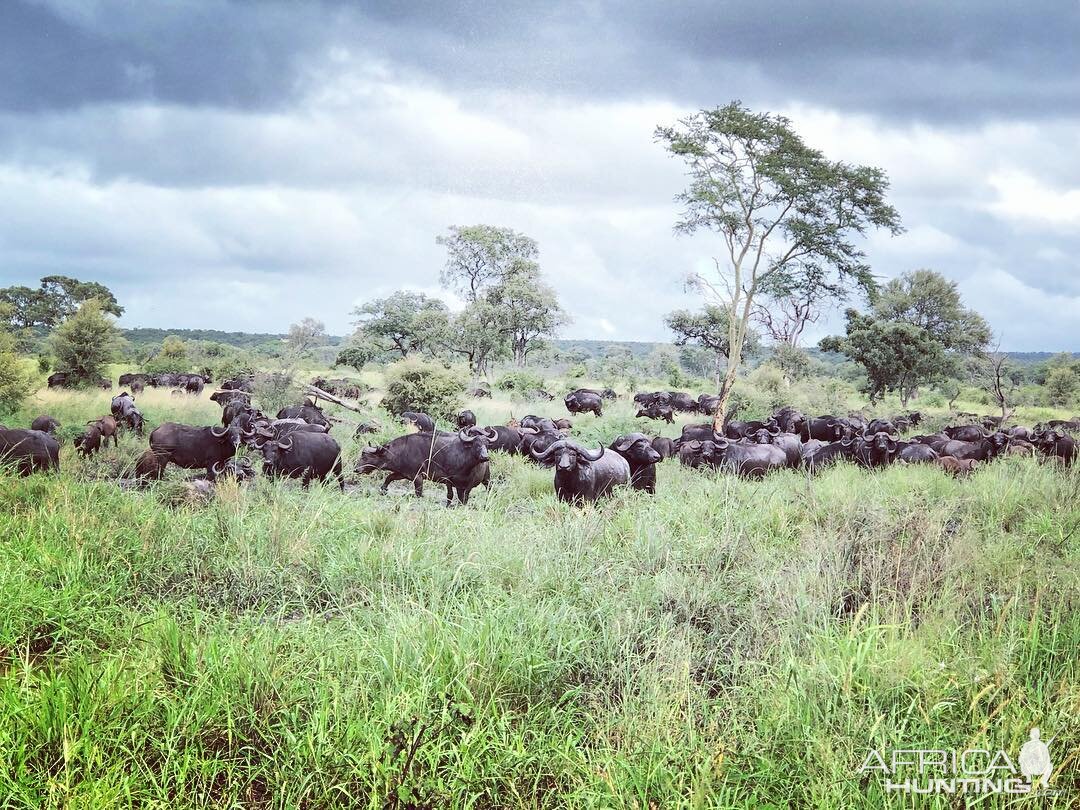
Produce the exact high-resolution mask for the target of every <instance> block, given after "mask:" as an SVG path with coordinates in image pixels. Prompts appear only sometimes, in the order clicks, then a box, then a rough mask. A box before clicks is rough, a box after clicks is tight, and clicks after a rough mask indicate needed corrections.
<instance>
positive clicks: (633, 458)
mask: <svg viewBox="0 0 1080 810" xmlns="http://www.w3.org/2000/svg"><path fill="white" fill-rule="evenodd" d="M608 449H609V450H614V451H615V452H616V453H618V454H619V455H620V456H622V457H623V458H624V459H626V463H627V464H629V465H630V486H631V487H632V488H633V489H640V490H644V491H645V492H648V493H650V494H655V493H656V463H657V462H658V461H662V460H663V457H662V456H661V455H660V454H659V453H658V452H657V451H656V449H655V448H654V447H653V446H652V444H651V443H650V442H649V437H648V436H646V435H645V434H644V433H627V434H626V435H625V436H619V437H618V438H616V439H615V441H613V442H612V443H611V444H610V445H609V446H608Z"/></svg>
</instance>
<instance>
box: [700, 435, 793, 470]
mask: <svg viewBox="0 0 1080 810" xmlns="http://www.w3.org/2000/svg"><path fill="white" fill-rule="evenodd" d="M714 444H715V446H716V454H715V457H716V461H715V462H713V464H714V466H718V467H720V468H721V469H725V470H727V471H728V472H733V473H736V474H737V475H742V476H745V477H747V478H761V477H762V476H764V475H765V473H767V472H769V471H770V470H775V469H780V468H782V467H786V466H787V463H788V459H787V455H786V454H785V453H784V451H783V450H781V449H780V448H779V447H776V446H774V445H771V444H754V443H751V442H737V441H731V440H730V439H726V438H718V439H716V440H715V442H714Z"/></svg>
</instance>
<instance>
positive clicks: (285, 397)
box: [251, 369, 303, 414]
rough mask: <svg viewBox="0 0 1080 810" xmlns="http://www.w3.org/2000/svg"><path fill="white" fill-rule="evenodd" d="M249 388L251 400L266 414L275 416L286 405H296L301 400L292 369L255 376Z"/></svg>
mask: <svg viewBox="0 0 1080 810" xmlns="http://www.w3.org/2000/svg"><path fill="white" fill-rule="evenodd" d="M251 387H252V398H253V399H254V401H255V402H256V403H257V404H258V406H259V408H260V409H261V410H262V411H263V413H267V414H276V413H277V412H278V411H280V410H281V409H282V408H284V407H285V406H286V405H297V404H299V403H300V402H301V400H302V399H303V395H302V391H301V388H300V385H299V383H297V382H296V378H295V375H294V373H293V371H292V369H285V370H281V371H275V372H272V373H260V374H256V375H255V380H254V381H253V382H252V384H251Z"/></svg>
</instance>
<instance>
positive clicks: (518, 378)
mask: <svg viewBox="0 0 1080 810" xmlns="http://www.w3.org/2000/svg"><path fill="white" fill-rule="evenodd" d="M545 385H546V382H545V381H544V378H543V377H541V376H540V375H539V374H533V373H532V372H531V371H510V372H507V373H506V374H503V375H502V376H501V377H499V379H498V380H496V382H495V387H496V388H498V389H499V390H500V391H516V392H517V393H519V394H523V393H525V392H526V391H532V390H534V389H536V388H543V387H544V386H545Z"/></svg>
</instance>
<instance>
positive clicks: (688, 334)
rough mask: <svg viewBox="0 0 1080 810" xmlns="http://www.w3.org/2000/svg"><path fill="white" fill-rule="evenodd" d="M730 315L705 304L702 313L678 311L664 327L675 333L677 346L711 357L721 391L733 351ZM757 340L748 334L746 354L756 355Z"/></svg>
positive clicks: (754, 336)
mask: <svg viewBox="0 0 1080 810" xmlns="http://www.w3.org/2000/svg"><path fill="white" fill-rule="evenodd" d="M730 318H731V316H730V314H729V313H728V311H727V310H726V309H724V308H723V307H721V306H717V305H715V304H706V305H705V306H704V307H703V308H702V310H701V311H700V312H690V311H688V310H685V309H678V310H675V311H674V312H669V313H668V314H667V315H666V316H665V317H664V325H665V326H667V328H668V329H670V330H671V331H672V332H674V333H675V340H674V343H675V345H676V346H687V345H691V346H700V347H702V348H703V349H707V350H708V351H709V352H710V353H711V355H712V372H713V377H714V379H715V381H716V385H717V387H718V388H719V386H720V383H721V378H722V376H723V373H724V367H725V363H726V362H727V360H728V355H729V352H730V351H731V329H730ZM757 348H758V336H757V334H756V333H755V332H754V331H752V330H749V329H748V330H747V331H746V333H745V335H744V336H743V349H742V352H743V354H747V355H749V354H752V353H753V352H755V351H757Z"/></svg>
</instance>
